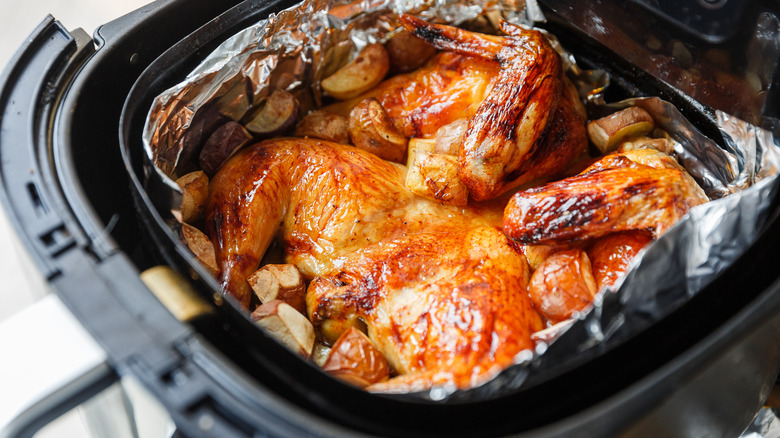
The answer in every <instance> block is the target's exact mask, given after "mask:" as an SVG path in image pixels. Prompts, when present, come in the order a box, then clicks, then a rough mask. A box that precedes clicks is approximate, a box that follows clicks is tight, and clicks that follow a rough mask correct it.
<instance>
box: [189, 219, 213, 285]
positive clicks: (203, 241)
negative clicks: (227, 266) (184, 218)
mask: <svg viewBox="0 0 780 438" xmlns="http://www.w3.org/2000/svg"><path fill="white" fill-rule="evenodd" d="M181 236H182V238H183V239H184V243H186V244H187V247H188V248H189V249H190V251H192V253H193V254H195V257H197V258H198V261H200V262H201V263H202V264H203V266H205V267H206V269H208V270H209V272H211V275H213V276H215V277H216V276H217V274H219V268H218V267H217V256H216V253H215V252H214V244H212V243H211V240H209V238H208V237H206V235H205V234H203V232H202V231H200V230H199V229H197V228H195V227H193V226H192V225H189V224H187V223H183V224H181Z"/></svg>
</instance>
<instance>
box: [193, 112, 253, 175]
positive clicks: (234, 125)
mask: <svg viewBox="0 0 780 438" xmlns="http://www.w3.org/2000/svg"><path fill="white" fill-rule="evenodd" d="M250 140H252V134H250V133H249V132H248V131H247V130H246V129H244V127H243V126H241V124H240V123H238V122H227V123H225V124H224V125H222V126H220V127H219V128H218V129H217V130H216V131H215V132H214V133H213V134H211V137H209V139H208V140H206V144H204V145H203V149H201V151H200V167H201V168H202V169H203V171H204V172H206V174H207V175H209V176H214V174H215V173H217V170H219V168H220V167H221V166H222V165H223V164H224V163H225V161H227V160H228V158H230V157H231V156H233V154H235V153H236V152H237V151H238V150H239V149H241V148H242V147H244V146H245V145H246V144H247V143H249V141H250Z"/></svg>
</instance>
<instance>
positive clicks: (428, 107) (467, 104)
mask: <svg viewBox="0 0 780 438" xmlns="http://www.w3.org/2000/svg"><path fill="white" fill-rule="evenodd" d="M498 72H499V65H498V63H497V62H493V61H489V60H484V59H480V58H475V57H473V56H466V55H461V54H457V53H452V52H441V53H439V54H437V55H436V56H434V57H433V58H432V59H431V60H430V61H429V62H428V63H426V65H424V66H423V67H421V68H419V69H417V70H415V71H413V72H411V73H407V74H400V75H396V76H393V77H391V78H389V79H387V80H385V81H384V82H382V83H380V84H379V85H377V86H376V87H374V88H373V89H371V90H370V91H368V92H366V93H364V94H362V95H360V96H358V97H356V98H354V99H350V100H346V101H344V102H339V103H336V104H333V105H329V106H326V107H324V108H323V109H324V110H325V111H329V112H333V113H336V114H341V115H343V116H345V117H347V116H349V112H350V110H351V109H352V108H353V107H354V106H355V105H357V104H358V102H361V101H362V100H364V99H367V98H370V97H373V98H375V99H377V100H378V101H379V103H381V104H382V107H384V109H385V111H387V114H388V116H389V117H390V119H391V120H392V121H393V124H394V125H395V127H396V128H398V130H399V132H401V133H402V134H403V135H404V136H406V137H407V138H411V137H416V138H430V137H433V136H434V135H436V131H438V130H439V128H441V127H442V126H445V125H448V124H450V123H452V122H454V121H456V120H459V119H470V118H471V117H473V116H474V114H475V113H476V112H477V109H478V108H479V105H480V104H481V103H482V101H483V100H485V96H486V95H487V93H488V91H489V90H490V89H491V87H492V86H493V83H494V82H495V80H496V78H497V77H498Z"/></svg>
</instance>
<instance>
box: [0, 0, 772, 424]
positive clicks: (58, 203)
mask: <svg viewBox="0 0 780 438" xmlns="http://www.w3.org/2000/svg"><path fill="white" fill-rule="evenodd" d="M557 3H558V2H548V3H547V6H545V8H544V11H545V13H546V14H547V15H548V17H550V21H549V23H548V26H549V28H550V30H552V31H553V32H554V33H555V34H556V35H558V36H559V37H560V38H561V40H562V41H563V42H564V44H565V45H566V46H567V47H568V48H569V49H570V50H571V51H572V52H573V53H574V54H575V56H576V57H577V60H578V62H579V63H581V64H582V65H585V66H594V67H600V68H605V69H607V70H608V71H610V73H611V74H613V76H614V78H615V80H613V84H612V85H611V86H610V88H609V89H608V91H607V94H608V98H609V100H616V99H620V98H625V97H631V96H637V95H656V96H661V97H663V98H664V99H667V100H669V101H671V102H672V103H674V104H675V105H676V106H677V107H678V108H680V109H681V111H682V112H683V113H684V114H685V115H686V117H688V118H689V119H690V120H691V121H692V122H693V123H694V124H696V125H697V127H698V128H699V129H700V130H701V131H702V132H704V133H705V134H707V135H709V136H711V137H713V138H715V139H716V140H717V136H718V134H717V130H716V129H715V127H714V124H713V119H712V110H711V108H710V107H708V106H706V105H703V104H701V103H700V102H698V101H696V100H693V99H691V98H690V96H687V95H685V94H684V93H682V92H680V91H679V90H677V89H675V88H674V87H672V86H670V85H669V84H668V83H665V82H663V81H661V80H658V79H657V78H654V77H653V76H652V75H650V74H647V73H646V72H644V71H642V70H641V69H638V68H637V67H636V66H635V64H634V63H632V62H631V61H629V60H626V59H625V58H623V57H621V56H619V55H616V54H615V53H614V52H613V51H611V50H610V49H607V48H606V47H604V46H603V45H601V44H600V43H598V42H597V41H596V40H594V39H592V38H590V37H589V36H588V35H587V34H586V33H584V32H583V29H581V28H578V27H577V26H576V24H575V25H572V22H573V21H575V18H576V17H575V16H569V17H567V14H566V13H564V12H565V11H562V10H561V8H560V5H559V4H557ZM638 3H643V2H638ZM724 3H725V2H724ZM292 4H293V3H292V2H290V1H272V2H262V1H251V0H248V1H243V2H238V1H231V2H217V1H200V2H192V1H189V2H188V1H182V0H160V1H157V2H155V3H153V4H151V5H149V6H147V7H144V8H142V9H140V10H138V11H136V12H133V13H131V14H129V15H127V16H125V17H122V18H119V19H117V20H116V21H113V22H111V23H108V24H106V25H104V26H103V27H101V28H100V29H98V30H97V32H96V34H95V37H94V41H93V40H92V39H90V38H89V37H88V36H87V35H85V34H83V33H81V32H74V33H73V34H71V33H69V32H67V31H66V30H65V29H64V28H63V27H62V25H61V24H59V23H58V22H56V21H54V20H53V19H51V18H49V19H47V20H45V21H44V22H43V23H42V24H41V25H40V26H39V27H38V28H37V29H36V30H35V31H34V33H33V34H32V36H31V38H30V39H28V42H27V43H26V44H25V46H23V47H22V48H21V49H20V51H19V52H18V53H17V55H16V56H15V58H14V59H13V60H12V62H11V64H9V67H8V68H7V69H6V71H5V73H4V75H3V80H2V84H3V86H2V89H1V90H0V106H2V114H3V116H2V118H0V154H2V160H0V175H1V176H2V191H0V193H2V194H1V195H0V196H2V200H3V203H4V206H5V208H6V210H7V211H8V212H9V215H10V217H11V222H12V223H13V225H14V227H15V229H16V231H17V233H18V234H19V236H20V238H21V239H22V241H23V243H24V245H25V247H26V248H27V250H28V251H29V252H30V253H31V255H32V258H33V259H34V261H35V262H36V264H37V266H38V268H39V270H40V271H41V272H42V274H43V275H44V277H45V278H46V279H47V281H48V283H49V285H50V286H51V289H52V290H53V291H54V292H56V294H57V297H58V298H59V299H60V300H61V301H62V302H63V303H64V304H65V305H66V306H67V308H68V309H69V310H70V312H72V313H73V315H75V316H76V318H77V319H78V320H79V321H80V323H81V324H82V325H83V326H84V327H85V328H86V330H87V331H88V332H89V333H90V334H91V336H92V337H94V339H95V340H96V341H97V343H98V344H99V345H100V347H101V348H102V349H103V350H104V351H105V353H106V361H107V365H108V366H106V367H101V368H100V369H99V370H98V372H95V373H93V374H94V375H92V376H89V378H87V379H83V380H82V381H80V382H79V384H78V385H75V386H74V385H71V387H70V388H69V391H70V397H65V399H64V400H61V401H58V402H56V403H52V404H51V409H50V410H49V411H48V412H45V413H42V414H37V415H29V416H26V417H24V418H22V420H18V419H17V421H15V422H13V423H12V424H11V427H9V429H7V432H6V433H7V434H19V435H27V434H31V433H32V432H34V431H35V430H37V428H38V427H40V426H41V425H42V424H43V423H45V421H47V420H48V419H50V418H51V417H53V416H55V415H56V413H58V412H61V411H62V410H63V409H65V408H66V407H68V406H72V405H74V404H76V403H78V402H79V401H80V400H82V399H83V398H84V397H87V396H89V395H91V394H94V393H96V392H98V391H99V390H101V389H102V388H105V387H106V386H107V385H109V384H110V383H111V382H113V381H115V380H116V379H118V378H120V377H122V376H126V375H132V376H133V377H135V378H136V379H138V380H139V381H140V382H142V383H143V384H144V386H145V387H146V388H147V389H148V390H149V391H150V392H151V393H152V394H154V396H155V397H156V398H157V399H158V400H159V401H160V402H161V404H162V405H163V406H164V407H165V408H166V409H167V410H168V411H169V413H170V415H171V418H172V419H173V420H174V422H175V423H176V426H177V428H178V430H179V432H180V433H181V434H182V435H184V436H250V435H269V436H301V435H315V436H359V435H382V436H474V435H479V436H490V435H507V434H527V435H528V436H545V435H555V436H572V435H575V436H591V435H595V436H603V435H645V436H659V435H692V436H701V435H715V436H734V435H737V434H739V432H741V431H742V430H743V429H744V428H745V427H746V426H747V425H748V424H749V423H750V421H751V419H752V417H753V416H754V415H755V413H756V412H757V410H758V409H759V408H760V406H761V404H762V403H763V401H764V400H765V399H766V397H767V395H768V392H769V390H770V389H771V388H772V386H773V384H774V382H775V378H776V376H777V372H778V365H779V364H780V348H778V345H780V343H779V342H778V340H779V339H778V333H780V330H778V329H780V316H778V315H780V312H778V309H780V294H778V293H777V289H778V288H780V285H778V283H777V282H776V280H777V278H776V274H775V270H774V269H773V257H772V255H773V253H774V252H775V250H776V249H777V247H778V242H780V240H778V239H780V224H778V223H776V222H777V221H776V217H773V218H772V220H770V225H769V226H768V227H767V229H766V230H765V231H764V232H763V233H762V236H761V238H760V239H759V241H758V242H757V243H756V244H755V245H753V247H751V248H750V249H749V250H748V251H747V252H746V253H745V254H744V256H742V257H741V258H740V259H739V261H738V262H736V263H735V264H734V265H732V266H731V267H730V268H728V269H727V270H726V271H725V272H724V273H723V274H722V275H721V276H720V278H719V279H718V280H717V281H716V282H714V283H713V284H711V285H710V286H708V287H707V288H706V289H705V290H703V291H702V292H701V293H700V294H699V295H697V296H695V297H694V298H692V299H691V300H690V301H689V302H687V303H686V304H685V305H684V306H683V307H682V308H680V309H679V310H677V311H675V312H674V313H673V314H671V315H670V316H668V317H666V318H664V319H663V320H661V321H660V322H658V323H656V324H654V325H653V326H651V327H650V328H649V329H648V330H646V331H644V332H643V333H641V334H640V335H638V336H636V337H635V338H633V339H631V340H630V341H628V342H625V343H624V344H621V345H620V346H618V347H617V348H614V349H612V350H610V351H608V352H606V353H604V354H602V355H599V356H597V357H589V358H588V360H587V361H583V362H582V363H579V364H577V365H576V366H573V367H570V368H569V369H564V370H560V369H559V370H555V371H554V372H551V373H550V374H549V375H547V376H544V378H543V379H541V380H540V381H539V383H538V384H536V385H534V386H531V387H528V388H525V389H523V390H522V391H518V392H515V393H511V394H508V395H503V396H501V397H498V398H493V399H489V400H482V401H479V402H459V403H433V402H422V401H420V400H410V399H405V398H404V397H388V396H381V395H374V394H370V393H367V392H364V391H362V390H359V389H356V388H353V387H351V386H348V385H345V384H343V383H341V382H339V381H337V380H335V379H333V378H331V377H329V376H327V375H325V374H324V373H322V372H320V371H319V370H318V369H316V368H315V367H314V366H312V365H310V364H309V363H307V362H304V361H302V360H300V359H298V358H297V357H296V356H294V355H292V354H291V353H289V352H288V351H287V350H285V349H284V348H283V347H281V346H280V345H279V344H277V343H276V342H275V341H274V340H272V339H270V338H269V337H267V336H266V335H265V334H264V333H263V332H261V331H259V330H257V329H256V328H255V327H254V326H253V325H252V323H251V322H250V321H249V320H248V319H247V318H246V316H245V315H244V314H243V313H242V312H241V311H240V310H239V309H238V308H237V307H235V306H234V305H233V304H232V303H230V302H229V301H226V300H222V299H220V298H219V295H218V294H217V295H215V291H217V290H218V289H217V288H218V286H217V284H216V282H215V281H214V279H213V278H211V277H210V276H209V275H208V274H207V273H206V272H205V271H204V269H203V268H202V266H200V265H199V264H198V263H197V262H196V260H195V259H194V257H193V256H192V254H191V253H189V251H188V250H187V249H186V248H185V247H183V246H182V245H181V244H180V243H179V242H178V236H176V235H175V234H174V233H173V231H171V230H170V228H169V227H168V226H167V225H166V223H165V222H164V220H163V219H162V218H161V217H160V214H159V213H158V212H157V210H156V209H155V207H154V205H155V202H154V199H150V198H149V197H148V196H147V193H150V194H153V193H155V192H154V190H153V187H145V186H144V184H143V181H145V177H144V175H143V174H142V172H143V169H142V167H141V165H140V163H141V160H142V155H141V154H142V153H143V151H142V149H141V147H140V145H141V140H140V136H141V127H142V126H143V123H144V118H145V116H146V113H147V110H148V108H149V106H150V105H151V101H152V99H153V98H154V96H155V95H157V94H158V93H159V92H161V91H163V90H164V89H166V88H167V87H169V86H171V85H173V84H175V83H176V82H178V81H179V80H181V79H182V78H183V77H184V76H186V74H187V72H188V71H189V70H191V69H192V68H193V67H195V66H196V65H197V64H198V63H199V61H200V60H201V59H202V58H203V57H204V56H205V55H206V54H208V53H209V52H210V51H211V50H212V49H214V48H215V47H216V46H217V45H218V44H219V43H220V42H221V41H223V40H224V39H226V38H227V37H229V36H230V35H232V34H233V33H235V32H236V31H238V30H240V29H242V28H244V27H246V26H247V25H249V24H251V23H253V22H255V21H257V20H259V19H262V18H264V17H267V16H268V15H269V14H270V13H272V12H276V11H279V10H281V9H284V8H286V7H289V6H291V5H292ZM643 4H644V3H643ZM728 4H729V5H731V3H728ZM590 6H592V5H590V4H589V3H586V4H578V5H577V8H582V9H587V7H590ZM632 7H642V8H645V7H648V8H650V9H648V11H649V12H648V13H653V14H656V15H654V16H655V17H657V22H656V25H657V26H662V27H663V28H664V29H668V30H669V31H670V32H672V33H675V35H676V36H678V37H679V38H683V36H679V35H677V32H678V30H679V28H680V26H679V20H678V19H676V18H675V17H667V16H665V15H664V14H663V13H662V11H661V12H658V11H657V10H656V9H657V8H656V6H654V4H652V5H649V6H648V5H644V6H643V5H634V6H632ZM762 7H765V5H763V4H760V3H759V4H754V3H749V4H748V6H746V7H745V8H743V10H742V12H741V13H740V14H739V15H738V17H739V19H738V20H737V21H738V22H740V23H743V22H744V23H748V25H749V26H753V24H754V22H751V21H750V20H753V19H754V18H755V15H754V14H753V13H752V12H751V11H754V10H757V9H760V8H762ZM643 10H644V9H643ZM768 10H770V11H771V10H772V9H771V8H770V9H768ZM745 11H747V12H745ZM735 16H736V15H735ZM735 16H731V15H730V19H736V18H734V17H735ZM724 26H730V24H729V23H728V22H727V23H726V24H724ZM688 30H689V31H690V32H688V33H689V34H692V35H687V37H688V38H690V41H692V43H689V44H697V45H701V46H702V47H704V46H707V47H711V46H713V45H718V44H726V45H732V44H738V42H739V41H740V35H741V34H740V33H739V32H737V33H736V34H735V33H733V32H725V34H724V35H722V36H718V37H712V36H711V35H710V34H711V32H710V33H707V32H704V31H702V32H699V31H698V30H697V28H696V27H695V26H693V27H691V28H690V29H688ZM180 41H181V42H180ZM772 91H773V89H772V88H771V87H770V93H769V94H768V95H767V97H765V101H766V104H765V105H763V107H762V108H761V109H762V110H763V114H760V116H762V117H764V118H776V114H774V113H773V112H772V111H773V107H774V105H773V103H772V102H774V100H773V99H772V98H771V93H772ZM123 154H125V155H124V156H123ZM126 166H127V167H126ZM156 265H167V266H170V267H172V268H173V269H174V270H175V271H176V272H178V275H179V277H180V278H181V279H183V283H182V285H181V287H180V288H179V289H182V290H185V292H183V294H184V296H187V297H189V298H187V299H189V300H193V301H195V302H198V303H201V304H203V303H205V306H206V307H205V309H206V310H205V311H200V312H198V316H195V317H191V318H184V319H183V320H180V319H177V318H175V317H174V315H173V314H172V313H171V312H170V311H169V310H168V309H167V308H166V307H165V306H164V305H163V304H162V303H161V301H160V299H158V297H157V296H156V295H155V294H153V293H152V292H151V291H150V290H149V289H148V288H147V287H146V286H145V285H144V283H143V282H142V281H141V280H140V278H139V274H140V273H141V272H142V271H144V270H146V269H147V268H150V267H152V266H156ZM186 291H190V292H191V294H189V295H187V293H186ZM179 316H181V315H179ZM204 418H208V419H209V421H203V419H204Z"/></svg>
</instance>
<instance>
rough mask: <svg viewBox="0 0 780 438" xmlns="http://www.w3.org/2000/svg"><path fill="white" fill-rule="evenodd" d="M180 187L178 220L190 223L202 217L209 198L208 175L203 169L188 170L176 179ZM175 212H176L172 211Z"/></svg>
mask: <svg viewBox="0 0 780 438" xmlns="http://www.w3.org/2000/svg"><path fill="white" fill-rule="evenodd" d="M176 184H178V186H179V187H180V188H181V193H182V199H181V210H180V211H179V212H178V215H177V219H178V220H179V222H185V223H188V224H192V223H194V222H195V221H197V220H199V219H200V218H202V217H203V214H204V213H205V212H206V204H207V202H208V198H209V177H208V176H206V174H205V173H204V172H203V171H200V170H198V171H195V172H190V173H188V174H186V175H184V176H182V177H181V178H179V179H177V180H176ZM174 214H176V213H174Z"/></svg>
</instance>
